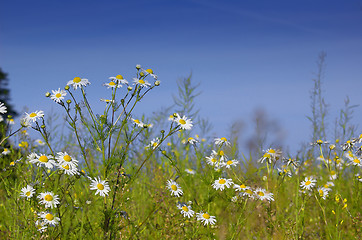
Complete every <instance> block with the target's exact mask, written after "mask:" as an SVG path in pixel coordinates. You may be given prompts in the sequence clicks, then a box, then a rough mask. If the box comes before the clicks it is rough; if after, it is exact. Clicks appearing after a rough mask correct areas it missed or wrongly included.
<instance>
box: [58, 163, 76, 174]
mask: <svg viewBox="0 0 362 240" xmlns="http://www.w3.org/2000/svg"><path fill="white" fill-rule="evenodd" d="M58 168H59V169H60V170H63V171H64V173H65V174H67V175H70V176H74V175H78V174H79V172H78V169H77V168H76V167H74V166H72V165H70V164H69V163H68V164H64V165H61V164H58Z"/></svg>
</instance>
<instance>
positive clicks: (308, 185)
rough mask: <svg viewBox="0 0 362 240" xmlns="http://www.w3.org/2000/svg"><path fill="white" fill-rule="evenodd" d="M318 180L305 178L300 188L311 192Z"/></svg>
mask: <svg viewBox="0 0 362 240" xmlns="http://www.w3.org/2000/svg"><path fill="white" fill-rule="evenodd" d="M316 182H317V180H315V179H313V177H305V179H304V181H302V182H301V184H300V187H301V188H302V189H306V190H310V189H311V188H313V187H314V186H315V183H316Z"/></svg>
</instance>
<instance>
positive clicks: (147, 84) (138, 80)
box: [133, 78, 151, 88]
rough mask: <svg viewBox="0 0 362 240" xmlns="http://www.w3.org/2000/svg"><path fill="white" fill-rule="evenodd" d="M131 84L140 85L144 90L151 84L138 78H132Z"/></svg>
mask: <svg viewBox="0 0 362 240" xmlns="http://www.w3.org/2000/svg"><path fill="white" fill-rule="evenodd" d="M133 84H138V85H140V86H141V87H145V88H148V87H150V86H151V84H150V83H149V82H148V81H147V80H145V79H138V78H133Z"/></svg>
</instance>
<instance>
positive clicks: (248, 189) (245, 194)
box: [239, 186, 254, 199]
mask: <svg viewBox="0 0 362 240" xmlns="http://www.w3.org/2000/svg"><path fill="white" fill-rule="evenodd" d="M239 195H240V196H242V197H248V198H251V199H254V191H253V189H252V188H251V187H249V186H246V187H245V188H243V189H242V191H240V193H239Z"/></svg>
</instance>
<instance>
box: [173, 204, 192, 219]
mask: <svg viewBox="0 0 362 240" xmlns="http://www.w3.org/2000/svg"><path fill="white" fill-rule="evenodd" d="M177 208H178V209H180V210H181V214H182V215H184V217H188V218H191V217H193V216H194V214H195V212H194V211H193V210H192V209H191V206H189V205H186V204H185V203H179V204H177Z"/></svg>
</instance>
